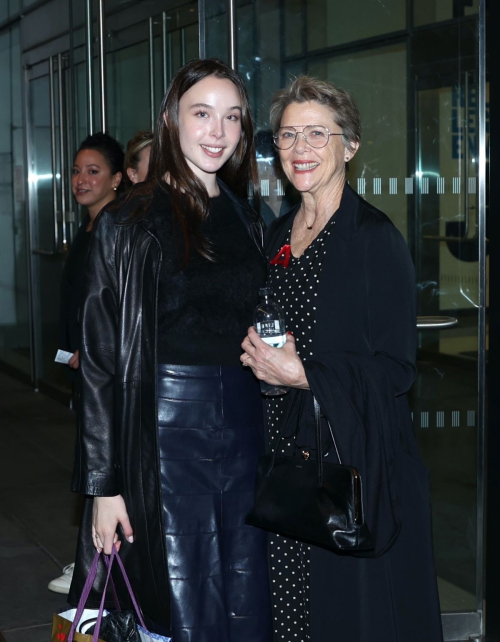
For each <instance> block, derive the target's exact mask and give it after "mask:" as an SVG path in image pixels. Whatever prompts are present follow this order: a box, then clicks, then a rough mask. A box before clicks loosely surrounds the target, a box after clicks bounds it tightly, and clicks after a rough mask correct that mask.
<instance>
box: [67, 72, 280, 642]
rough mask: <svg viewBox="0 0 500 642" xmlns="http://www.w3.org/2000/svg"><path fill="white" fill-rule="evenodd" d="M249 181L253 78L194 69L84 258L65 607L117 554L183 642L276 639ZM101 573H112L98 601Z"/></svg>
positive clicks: (147, 607)
mask: <svg viewBox="0 0 500 642" xmlns="http://www.w3.org/2000/svg"><path fill="white" fill-rule="evenodd" d="M256 178H257V171H256V162H255V152H254V142H253V125H252V118H251V114H250V107H249V100H248V96H247V92H246V89H245V84H244V82H243V81H242V80H241V78H240V77H239V76H238V75H237V73H236V72H235V71H234V70H233V69H231V68H230V67H229V66H228V65H226V64H224V63H222V62H220V61H218V60H215V59H212V60H195V61H192V62H190V63H188V64H187V65H185V66H184V67H182V69H180V70H179V72H178V73H177V74H176V76H175V77H174V78H173V80H172V82H171V84H170V86H169V88H168V90H167V93H166V94H165V96H164V98H163V101H162V104H161V107H160V113H159V116H158V120H157V124H156V129H155V136H154V140H153V144H152V147H151V159H150V163H149V173H148V180H147V181H146V182H145V183H140V184H138V185H136V186H135V187H134V188H133V189H132V190H131V192H130V193H129V194H128V195H127V197H125V198H123V199H118V200H117V201H115V202H114V203H111V204H110V205H109V206H108V207H107V208H105V209H104V211H103V212H102V213H101V214H100V216H99V217H98V219H97V222H96V225H95V228H94V232H93V234H92V242H91V247H90V251H89V257H88V260H87V262H86V268H85V287H84V303H83V307H82V314H81V323H82V353H81V418H80V422H79V435H78V438H77V448H76V457H75V469H74V480H73V490H74V491H75V492H79V493H81V494H83V495H85V496H86V497H85V500H84V503H85V506H84V514H83V518H82V523H81V527H80V535H79V545H78V550H77V556H76V567H75V573H74V577H73V582H72V585H71V590H70V596H69V602H70V604H75V602H78V599H79V597H80V594H81V591H82V588H83V586H84V584H85V579H86V577H87V572H88V569H89V566H90V564H91V562H92V560H93V558H94V555H95V551H96V550H98V551H103V552H104V553H105V554H109V553H110V552H111V551H112V547H113V544H116V545H117V547H118V548H119V551H120V557H121V558H122V559H123V562H124V564H125V566H126V567H127V573H128V575H129V577H130V580H131V582H132V585H133V587H134V591H135V593H136V596H137V597H138V601H139V604H140V606H141V608H142V611H143V613H144V615H145V619H146V622H147V623H148V625H149V626H150V628H151V629H152V630H153V631H154V632H156V633H160V634H164V635H170V636H171V637H172V639H173V640H174V641H175V642H180V641H181V640H182V641H183V642H257V641H258V642H271V640H272V624H271V598H270V587H269V574H268V561H267V535H266V533H264V532H263V531H261V530H260V529H257V528H252V527H251V526H247V525H246V524H245V517H246V514H247V513H248V511H249V509H250V507H251V505H252V502H253V495H254V483H255V475H256V470H257V461H258V458H259V456H260V455H261V453H262V452H263V451H264V424H263V412H262V404H261V395H260V388H259V383H258V382H257V380H256V379H255V377H254V376H253V375H252V373H251V372H250V371H249V370H248V369H244V368H242V367H241V364H240V361H239V357H240V354H241V348H240V344H241V341H242V340H243V338H244V336H245V333H246V329H247V327H248V324H249V323H251V321H252V317H253V310H254V308H255V306H256V304H257V303H258V291H259V288H260V287H261V286H262V284H263V283H264V282H265V279H266V272H267V269H266V268H267V265H266V260H265V257H264V254H263V250H262V240H263V238H262V237H263V233H262V232H263V230H262V226H263V224H262V221H261V219H260V218H259V217H258V216H257V215H256V213H255V212H254V211H253V210H252V209H251V208H250V206H249V205H248V203H247V200H246V198H247V195H248V189H249V186H250V184H253V185H255V184H256ZM103 580H104V568H103V565H101V568H100V572H99V574H98V578H97V581H96V583H95V585H94V589H93V591H92V592H91V596H90V600H89V601H88V602H87V604H88V606H89V608H93V605H94V604H96V603H98V602H99V601H100V599H101V594H100V591H102V587H103ZM117 590H118V592H119V593H122V592H123V586H121V585H120V583H117Z"/></svg>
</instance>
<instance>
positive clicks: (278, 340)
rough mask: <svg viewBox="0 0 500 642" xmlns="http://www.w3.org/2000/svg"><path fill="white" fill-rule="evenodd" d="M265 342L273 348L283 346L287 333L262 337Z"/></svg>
mask: <svg viewBox="0 0 500 642" xmlns="http://www.w3.org/2000/svg"><path fill="white" fill-rule="evenodd" d="M261 339H262V341H264V343H267V345H268V346H272V347H273V348H282V347H283V346H284V345H285V343H286V334H278V335H274V337H269V336H268V337H261Z"/></svg>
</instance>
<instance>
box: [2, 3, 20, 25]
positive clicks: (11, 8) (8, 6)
mask: <svg viewBox="0 0 500 642" xmlns="http://www.w3.org/2000/svg"><path fill="white" fill-rule="evenodd" d="M20 9H21V5H20V0H3V2H2V3H1V4H0V22H2V21H3V20H7V19H8V18H10V17H11V16H13V15H14V14H15V13H17V12H18V11H19V10H20Z"/></svg>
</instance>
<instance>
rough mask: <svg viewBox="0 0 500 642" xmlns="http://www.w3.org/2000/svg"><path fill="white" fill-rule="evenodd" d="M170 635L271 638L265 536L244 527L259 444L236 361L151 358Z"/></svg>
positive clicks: (183, 638)
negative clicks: (175, 362) (183, 362)
mask: <svg viewBox="0 0 500 642" xmlns="http://www.w3.org/2000/svg"><path fill="white" fill-rule="evenodd" d="M158 423H159V443H160V460H161V489H162V501H163V519H164V526H165V537H166V550H167V562H168V572H169V581H170V588H171V600H172V603H171V609H172V632H171V635H172V640H173V642H271V640H272V624H271V598H270V590H269V574H268V564H267V535H266V533H265V532H263V531H260V530H259V529H256V528H252V527H251V526H246V525H245V516H246V514H247V512H248V511H249V509H250V507H251V505H252V502H253V495H254V482H255V472H256V467H257V460H258V457H259V455H260V454H261V453H262V452H263V450H264V427H263V412H262V402H261V397H260V391H259V386H258V383H257V381H256V380H255V379H254V377H253V376H252V374H251V372H250V371H247V370H244V369H243V368H242V367H239V366H238V367H219V366H172V365H165V364H161V365H159V366H158Z"/></svg>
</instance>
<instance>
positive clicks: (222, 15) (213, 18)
mask: <svg viewBox="0 0 500 642" xmlns="http://www.w3.org/2000/svg"><path fill="white" fill-rule="evenodd" d="M226 6H227V5H226V2H225V1H224V0H205V37H206V43H205V48H206V57H207V58H220V59H221V60H227V59H228V55H229V54H228V36H227V8H226Z"/></svg>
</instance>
